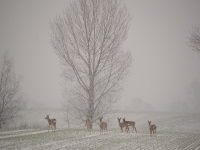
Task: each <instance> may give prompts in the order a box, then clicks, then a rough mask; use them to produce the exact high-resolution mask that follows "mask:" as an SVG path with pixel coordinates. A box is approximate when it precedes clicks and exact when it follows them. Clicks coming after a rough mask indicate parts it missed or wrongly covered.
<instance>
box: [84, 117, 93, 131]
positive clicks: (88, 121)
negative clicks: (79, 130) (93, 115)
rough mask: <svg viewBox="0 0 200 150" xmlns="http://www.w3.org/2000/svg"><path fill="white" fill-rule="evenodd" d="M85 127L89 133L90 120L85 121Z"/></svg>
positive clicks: (90, 127)
mask: <svg viewBox="0 0 200 150" xmlns="http://www.w3.org/2000/svg"><path fill="white" fill-rule="evenodd" d="M85 126H87V130H88V131H91V129H92V121H90V119H87V120H85Z"/></svg>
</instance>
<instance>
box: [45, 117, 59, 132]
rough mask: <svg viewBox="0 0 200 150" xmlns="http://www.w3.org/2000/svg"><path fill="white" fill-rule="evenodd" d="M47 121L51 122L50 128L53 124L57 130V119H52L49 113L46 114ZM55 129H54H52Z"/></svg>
mask: <svg viewBox="0 0 200 150" xmlns="http://www.w3.org/2000/svg"><path fill="white" fill-rule="evenodd" d="M45 119H47V121H48V122H49V129H50V128H51V127H52V125H53V126H54V131H55V130H56V119H50V118H49V115H47V116H46V118H45ZM49 129H48V132H49ZM52 131H53V129H52Z"/></svg>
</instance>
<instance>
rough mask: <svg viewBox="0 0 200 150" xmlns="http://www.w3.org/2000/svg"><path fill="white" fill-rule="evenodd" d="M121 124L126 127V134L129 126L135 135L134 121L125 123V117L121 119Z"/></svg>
mask: <svg viewBox="0 0 200 150" xmlns="http://www.w3.org/2000/svg"><path fill="white" fill-rule="evenodd" d="M123 123H124V124H125V127H126V132H127V133H128V131H129V126H132V127H133V131H134V129H135V132H136V133H137V130H136V127H135V122H134V121H126V120H125V117H124V118H123Z"/></svg>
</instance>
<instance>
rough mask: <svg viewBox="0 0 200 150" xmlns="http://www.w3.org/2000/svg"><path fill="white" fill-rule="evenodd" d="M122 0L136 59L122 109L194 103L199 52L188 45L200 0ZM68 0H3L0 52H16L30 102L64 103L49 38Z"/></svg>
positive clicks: (58, 68) (198, 18)
mask: <svg viewBox="0 0 200 150" xmlns="http://www.w3.org/2000/svg"><path fill="white" fill-rule="evenodd" d="M124 2H125V4H126V5H127V7H128V9H129V11H130V13H131V15H132V25H131V27H130V30H129V35H128V38H127V40H126V42H125V43H124V48H125V49H129V50H130V51H131V52H132V56H133V58H134V61H133V65H132V68H131V74H130V77H129V79H128V80H127V83H126V85H125V90H124V93H123V96H122V98H121V100H120V106H121V107H120V109H129V110H134V109H135V110H136V109H141V110H144V109H145V110H159V111H174V110H177V108H178V109H180V110H184V109H188V107H189V105H190V104H191V103H192V101H191V95H190V94H189V92H188V89H190V86H191V85H192V84H194V83H200V82H199V81H200V54H198V53H195V52H193V51H192V50H191V48H190V47H188V45H187V41H188V39H187V38H188V36H189V33H190V32H191V31H192V27H193V26H200V1H199V0H167V1H166V0H151V1H150V0H125V1H124ZM68 4H69V1H67V0H0V54H2V53H3V52H5V51H8V53H9V55H10V56H12V57H13V59H14V63H15V73H16V74H17V75H21V76H22V77H23V81H22V85H21V92H22V95H23V96H24V99H25V100H27V101H28V104H27V105H28V107H50V108H60V107H61V106H62V101H63V97H62V86H61V82H62V78H61V76H60V74H61V66H60V64H59V59H58V57H57V56H56V55H55V53H54V50H53V48H52V47H51V44H50V33H51V31H50V28H49V23H50V22H51V21H52V20H53V19H54V18H55V16H56V15H57V14H60V13H62V11H63V10H64V9H65V8H66V7H67V6H68ZM176 104H177V107H176ZM187 106H188V107H187Z"/></svg>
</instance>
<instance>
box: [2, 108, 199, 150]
mask: <svg viewBox="0 0 200 150" xmlns="http://www.w3.org/2000/svg"><path fill="white" fill-rule="evenodd" d="M22 113H23V115H22V116H23V118H21V119H18V124H17V123H15V124H13V127H16V126H17V125H20V124H23V123H26V124H27V127H28V129H1V130H0V149H1V150H4V149H6V150H7V149H9V150H10V149H11V150H12V149H27V150H29V149H30V150H32V149H41V150H43V149H70V150H78V149H81V150H84V149H86V150H89V149H94V150H101V149H103V150H106V149H107V150H121V149H123V150H125V149H128V150H135V149H138V150H154V149H155V150H179V149H180V150H184V149H185V150H198V149H200V114H194V113H167V112H124V111H120V112H118V113H117V114H115V116H114V117H113V119H110V120H109V121H108V131H107V132H106V133H105V134H104V135H100V134H99V127H98V125H97V124H96V125H95V129H93V130H92V131H91V132H89V131H87V130H85V126H84V123H82V124H79V125H77V126H76V128H74V127H75V126H73V125H71V126H72V127H73V128H70V129H68V128H67V127H68V126H67V123H66V122H65V121H64V119H63V118H64V116H63V112H62V111H61V110H56V109H55V110H54V109H51V110H49V109H45V110H31V109H30V110H25V111H24V112H22ZM46 114H50V118H56V119H57V130H56V131H50V132H48V130H47V127H48V124H47V121H46V120H45V119H44V118H45V116H46ZM116 117H126V119H127V120H134V121H135V122H136V128H137V131H138V132H137V133H135V132H132V130H131V132H129V133H121V132H120V129H119V127H118V122H117V118H116ZM105 120H106V116H105V119H104V121H105ZM148 120H151V121H152V123H153V124H156V125H157V135H156V136H152V137H150V135H149V129H148V122H147V121H148ZM31 125H32V127H34V128H31Z"/></svg>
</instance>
